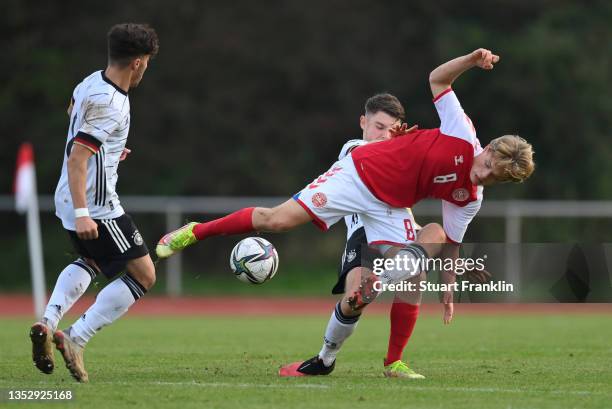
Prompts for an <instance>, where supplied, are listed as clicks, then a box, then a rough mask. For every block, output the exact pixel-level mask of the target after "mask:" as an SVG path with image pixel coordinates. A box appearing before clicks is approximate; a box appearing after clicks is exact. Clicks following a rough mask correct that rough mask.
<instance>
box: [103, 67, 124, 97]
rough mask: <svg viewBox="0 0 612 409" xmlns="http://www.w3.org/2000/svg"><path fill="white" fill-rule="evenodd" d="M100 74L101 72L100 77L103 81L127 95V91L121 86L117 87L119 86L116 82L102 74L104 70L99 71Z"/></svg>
mask: <svg viewBox="0 0 612 409" xmlns="http://www.w3.org/2000/svg"><path fill="white" fill-rule="evenodd" d="M100 74H102V79H103V80H104V82H106V83H108V84H110V85H112V86H113V88H115V89H116V90H117V91H119V92H120V93H122V94H123V95H125V96H127V94H128V93H127V92H125V91H124V90H122V89H121V88H119V86H118V85H117V84H115V83H114V82H112V81H111V80H109V79H108V77H107V76H106V74H104V71H100Z"/></svg>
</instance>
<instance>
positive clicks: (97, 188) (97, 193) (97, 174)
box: [94, 151, 102, 206]
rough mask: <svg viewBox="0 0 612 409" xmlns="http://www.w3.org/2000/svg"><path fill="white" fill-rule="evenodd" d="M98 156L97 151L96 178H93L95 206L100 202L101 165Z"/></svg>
mask: <svg viewBox="0 0 612 409" xmlns="http://www.w3.org/2000/svg"><path fill="white" fill-rule="evenodd" d="M100 156H101V154H100V152H99V151H98V153H97V154H96V180H95V186H96V197H95V198H94V204H95V205H96V206H98V203H99V202H100V172H101V168H102V166H101V165H100Z"/></svg>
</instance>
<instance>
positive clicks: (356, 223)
mask: <svg viewBox="0 0 612 409" xmlns="http://www.w3.org/2000/svg"><path fill="white" fill-rule="evenodd" d="M365 144H367V142H366V141H364V140H363V139H351V140H350V141H348V142H347V143H345V144H344V146H342V149H341V150H340V154H339V155H338V160H342V159H344V157H345V156H346V155H348V154H349V153H351V151H352V150H353V149H355V148H356V147H358V146H362V145H365ZM344 223H345V224H346V239H347V240H348V239H350V238H351V236H352V235H353V233H355V231H356V230H359V229H360V228H361V227H363V223H362V222H361V219H360V218H359V215H358V214H352V215H350V216H344Z"/></svg>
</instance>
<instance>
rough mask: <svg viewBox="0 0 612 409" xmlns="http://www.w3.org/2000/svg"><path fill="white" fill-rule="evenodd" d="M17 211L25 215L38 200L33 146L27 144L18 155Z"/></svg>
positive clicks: (16, 181)
mask: <svg viewBox="0 0 612 409" xmlns="http://www.w3.org/2000/svg"><path fill="white" fill-rule="evenodd" d="M13 187H14V192H15V209H17V212H19V213H21V214H23V213H25V212H26V211H27V210H28V208H29V207H30V206H31V205H32V201H33V200H35V198H36V175H35V170H34V150H33V149H32V144H30V143H28V142H25V143H23V144H21V146H20V147H19V153H17V169H16V171H15V183H14V186H13Z"/></svg>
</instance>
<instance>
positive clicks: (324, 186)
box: [156, 49, 535, 321]
mask: <svg viewBox="0 0 612 409" xmlns="http://www.w3.org/2000/svg"><path fill="white" fill-rule="evenodd" d="M498 61H499V56H497V55H495V54H493V53H492V52H491V51H490V50H487V49H478V50H475V51H473V52H471V53H469V54H466V55H463V56H460V57H457V58H455V59H453V60H450V61H448V62H446V63H444V64H442V65H440V66H439V67H437V68H436V69H434V70H433V71H432V72H431V73H430V76H429V84H430V87H431V91H432V94H433V96H434V105H435V108H436V110H437V112H438V116H439V118H440V127H439V128H434V129H422V130H413V131H412V132H408V133H406V134H405V135H402V136H399V137H397V138H393V139H390V140H387V141H381V142H377V143H370V144H367V145H364V146H360V147H358V148H356V149H355V150H354V151H353V152H351V153H350V154H349V155H348V156H346V157H345V158H344V159H342V160H340V161H338V162H336V163H334V164H333V165H332V167H331V168H330V169H329V170H328V171H327V172H325V173H324V174H322V175H321V176H319V177H318V178H317V179H315V180H314V181H313V182H312V183H310V184H309V185H307V186H306V187H305V188H304V189H302V190H301V191H300V192H299V193H297V194H296V195H295V196H294V197H293V198H292V199H289V200H288V201H286V202H285V203H283V204H281V205H279V206H277V207H275V208H262V207H250V208H245V209H241V210H238V211H237V212H234V213H232V214H230V215H227V216H225V217H222V218H220V219H216V220H212V221H210V222H206V223H189V224H187V225H185V226H183V227H181V228H180V229H177V230H175V231H173V232H170V233H168V234H166V235H164V236H163V237H162V238H161V239H160V241H159V242H158V245H157V247H156V253H157V255H158V256H159V257H162V258H163V257H169V256H171V255H172V254H174V253H175V252H177V251H180V250H182V249H184V248H185V247H187V246H189V245H191V244H194V243H196V242H197V241H200V240H203V239H206V238H209V237H214V236H217V235H228V234H243V233H250V232H253V231H268V232H283V231H288V230H291V229H293V228H295V227H297V226H299V225H302V224H305V223H307V222H313V223H314V224H315V225H317V226H318V227H319V228H320V229H321V230H324V231H325V230H327V229H328V228H329V227H330V226H332V225H333V224H335V223H336V222H338V221H339V220H340V219H341V218H343V217H345V216H348V215H351V214H354V213H357V214H359V216H360V218H361V221H362V222H363V225H364V229H365V232H366V236H367V239H368V244H369V245H373V246H378V248H379V249H380V252H381V253H382V254H384V256H385V257H386V258H395V257H396V256H399V257H400V258H401V259H402V260H403V263H401V265H400V263H390V265H389V266H388V267H387V266H385V270H384V271H383V272H382V273H381V274H380V275H379V276H373V275H366V276H365V277H364V278H365V279H362V282H361V285H360V289H359V291H357V292H356V293H354V294H353V295H352V296H351V297H349V299H348V300H347V301H348V304H349V305H350V306H351V308H352V309H354V310H359V309H363V308H365V306H366V305H367V304H368V303H369V302H371V301H372V300H373V299H374V297H375V296H376V294H377V291H376V287H377V284H379V285H378V288H383V287H384V286H385V285H387V284H396V283H400V282H402V281H404V280H409V279H414V278H415V277H417V276H419V275H420V274H421V273H422V272H423V271H424V270H423V269H422V268H421V266H422V265H423V264H422V262H421V261H422V260H424V259H428V258H433V257H443V258H449V259H457V258H458V257H459V246H460V243H461V242H462V240H463V237H464V235H465V232H466V230H467V227H468V225H469V224H470V222H471V221H472V219H473V218H474V216H475V215H476V213H478V210H479V209H480V206H481V203H482V199H483V187H484V186H490V185H493V184H496V183H505V182H515V183H521V182H523V181H525V180H526V179H527V178H529V177H530V176H531V174H532V173H533V171H534V168H535V164H534V161H533V149H532V147H531V145H530V144H529V143H527V142H526V141H525V140H524V139H523V138H521V137H519V136H517V135H504V136H501V137H498V138H495V139H493V140H491V142H490V143H489V144H488V145H487V146H485V148H482V147H481V145H480V141H479V140H478V138H477V136H476V129H475V127H474V125H473V123H472V121H471V120H470V118H469V117H468V116H467V115H466V114H465V112H464V110H463V108H462V107H461V104H460V102H459V99H458V98H457V95H456V94H455V92H454V91H453V90H452V88H451V85H452V84H453V83H454V81H455V80H456V79H457V78H458V77H459V76H460V75H461V74H463V73H464V72H465V71H466V70H469V69H471V68H473V67H479V68H482V69H484V70H491V69H492V68H493V65H494V64H496V63H497V62H498ZM425 198H436V199H440V200H441V202H442V215H443V227H442V226H440V225H437V224H430V225H428V226H426V227H425V228H423V229H422V230H421V231H420V233H419V235H418V237H417V236H416V232H415V229H414V225H415V222H414V218H413V216H412V214H411V213H410V212H409V211H408V210H407V208H411V207H412V206H414V205H415V204H416V203H418V202H419V201H420V200H422V199H425ZM415 239H416V240H415ZM442 279H443V281H444V282H445V283H446V284H448V283H451V282H454V281H455V279H456V277H455V275H454V274H453V273H452V272H444V271H443V272H442ZM443 302H444V304H446V305H447V306H449V307H450V308H448V309H447V310H446V313H445V318H444V319H445V321H449V320H450V318H451V317H452V313H453V311H452V292H448V293H445V294H444V296H443Z"/></svg>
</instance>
